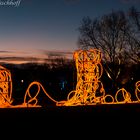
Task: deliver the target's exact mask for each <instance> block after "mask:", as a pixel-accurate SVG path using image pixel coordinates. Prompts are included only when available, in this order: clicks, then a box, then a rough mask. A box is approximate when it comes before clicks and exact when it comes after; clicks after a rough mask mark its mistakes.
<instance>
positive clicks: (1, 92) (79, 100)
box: [0, 49, 140, 108]
mask: <svg viewBox="0 0 140 140" xmlns="http://www.w3.org/2000/svg"><path fill="white" fill-rule="evenodd" d="M73 57H74V60H75V64H76V69H77V85H76V89H75V90H73V91H71V92H70V93H69V94H68V96H67V100H64V101H56V100H55V99H53V98H52V97H51V96H50V95H49V94H48V93H47V92H46V90H45V89H44V87H43V86H42V84H41V83H39V82H38V81H34V82H32V83H31V84H30V85H29V86H28V88H27V90H26V92H25V96H24V101H23V104H21V105H12V100H11V98H12V80H11V73H10V71H9V70H7V69H6V68H4V67H2V66H1V67H0V108H6V107H17V108H20V107H41V106H40V105H39V104H38V99H37V98H38V95H39V93H40V90H41V89H42V90H43V92H44V93H45V94H46V96H47V97H48V98H49V99H50V100H51V101H52V102H54V103H55V104H56V106H78V105H97V104H126V103H140V95H139V94H140V81H138V82H136V84H135V96H136V98H137V100H136V101H132V99H131V94H130V93H129V92H128V91H126V90H125V89H124V88H121V89H119V90H118V91H117V92H116V94H115V97H113V96H112V95H109V94H106V93H105V89H104V87H103V83H102V82H101V81H100V78H101V76H102V74H103V67H102V64H101V59H102V54H101V52H100V50H97V49H90V50H78V51H75V52H74V54H73ZM33 86H37V91H36V92H35V91H34V90H33V91H32V92H31V88H32V87H33ZM32 94H33V95H32ZM120 96H121V97H122V98H121V99H119V97H120ZM107 99H110V100H109V101H107Z"/></svg>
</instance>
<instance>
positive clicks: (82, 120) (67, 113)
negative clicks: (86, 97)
mask: <svg viewBox="0 0 140 140" xmlns="http://www.w3.org/2000/svg"><path fill="white" fill-rule="evenodd" d="M0 120H1V128H4V129H3V130H9V131H11V130H14V134H15V135H16V134H17V133H21V132H22V133H25V134H27V133H30V134H31V135H32V133H31V132H30V131H32V130H33V135H37V134H39V135H40V136H42V135H45V136H46V137H47V135H50V134H51V137H53V136H54V137H55V136H56V135H57V136H58V135H61V137H62V136H63V134H66V135H67V136H68V137H70V136H72V135H73V134H74V133H75V134H76V135H77V136H78V137H79V136H80V138H81V137H82V135H83V136H85V135H86V137H87V136H89V137H90V135H92V136H94V135H95V133H96V134H97V133H100V134H99V135H98V136H102V133H104V132H105V134H106V135H107V138H108V137H109V136H110V133H111V135H112V133H113V134H114V135H113V137H116V135H119V136H120V133H122V134H124V136H125V135H126V136H127V137H128V136H129V134H130V133H132V131H133V130H134V129H136V130H138V131H139V130H140V127H139V126H140V104H119V105H96V106H73V107H63V106H62V107H56V106H48V107H47V106H46V107H41V108H40V107H38V108H4V109H0ZM21 129H22V131H21ZM18 130H19V131H20V132H18ZM126 130H127V132H125V131H126ZM38 131H41V132H38ZM79 131H80V132H79ZM58 133H59V134H58ZM135 133H136V136H137V135H138V133H137V132H135ZM22 135H23V134H22ZM133 135H135V134H133ZM111 137H112V136H111ZM80 138H79V139H80ZM65 139H66V140H67V139H68V138H65ZM113 139H114V138H113Z"/></svg>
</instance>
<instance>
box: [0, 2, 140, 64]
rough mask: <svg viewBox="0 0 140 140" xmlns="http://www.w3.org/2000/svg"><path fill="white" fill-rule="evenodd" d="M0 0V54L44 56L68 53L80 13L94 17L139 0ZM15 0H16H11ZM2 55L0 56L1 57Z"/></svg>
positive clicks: (8, 56)
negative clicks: (17, 2)
mask: <svg viewBox="0 0 140 140" xmlns="http://www.w3.org/2000/svg"><path fill="white" fill-rule="evenodd" d="M6 1H8V0H0V58H1V60H2V61H3V60H8V61H9V60H10V59H11V61H14V59H13V58H16V59H15V61H18V59H17V58H18V57H21V59H20V60H19V61H21V60H22V58H23V59H24V58H29V57H36V58H45V57H47V55H46V54H47V53H48V52H53V53H56V54H58V53H60V54H62V55H63V54H65V52H66V54H67V55H68V54H69V56H70V57H71V56H72V52H73V51H74V50H76V49H77V48H78V47H77V40H78V36H79V32H78V30H77V29H78V27H79V25H80V22H81V20H82V18H83V17H85V16H89V17H91V18H96V17H99V16H102V15H104V14H108V13H110V12H111V11H112V10H114V11H117V10H123V11H128V9H129V8H130V7H131V6H135V7H136V8H137V9H138V10H140V0H21V2H20V4H19V6H15V5H3V4H2V2H6ZM13 1H15V2H16V1H18V0H13ZM2 58H4V59H2Z"/></svg>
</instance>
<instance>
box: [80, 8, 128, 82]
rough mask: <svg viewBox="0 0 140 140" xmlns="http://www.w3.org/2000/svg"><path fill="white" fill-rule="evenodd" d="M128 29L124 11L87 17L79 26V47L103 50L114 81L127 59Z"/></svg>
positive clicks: (109, 74)
mask: <svg viewBox="0 0 140 140" xmlns="http://www.w3.org/2000/svg"><path fill="white" fill-rule="evenodd" d="M128 30H129V24H128V21H127V18H126V16H125V14H124V12H122V11H118V12H112V13H111V14H109V15H104V16H102V17H101V18H100V19H93V20H92V19H90V18H89V17H85V18H83V20H82V23H81V25H80V27H79V31H80V37H79V41H78V43H79V47H80V48H82V49H88V48H97V49H100V50H101V51H102V54H103V60H104V63H105V64H106V65H105V70H106V72H107V75H108V77H109V78H110V79H111V80H112V81H113V82H114V83H115V82H116V80H117V78H118V77H119V75H120V72H121V63H124V62H125V61H126V60H127V59H126V57H127V55H124V52H125V49H126V47H125V46H126V44H127V43H126V34H127V32H128Z"/></svg>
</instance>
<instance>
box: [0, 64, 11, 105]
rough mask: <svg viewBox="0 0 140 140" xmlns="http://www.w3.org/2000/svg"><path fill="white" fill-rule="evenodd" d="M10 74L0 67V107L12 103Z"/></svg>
mask: <svg viewBox="0 0 140 140" xmlns="http://www.w3.org/2000/svg"><path fill="white" fill-rule="evenodd" d="M11 98H12V79H11V73H10V71H9V70H7V69H6V68H4V67H2V66H0V107H8V106H10V105H11V103H12V99H11Z"/></svg>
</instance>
